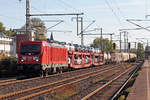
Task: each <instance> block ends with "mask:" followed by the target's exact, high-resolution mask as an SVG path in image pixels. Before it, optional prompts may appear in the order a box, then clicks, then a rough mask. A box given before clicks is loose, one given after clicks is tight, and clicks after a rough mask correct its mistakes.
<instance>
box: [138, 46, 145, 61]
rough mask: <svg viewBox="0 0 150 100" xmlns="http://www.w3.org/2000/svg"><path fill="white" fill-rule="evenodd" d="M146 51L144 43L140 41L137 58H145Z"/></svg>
mask: <svg viewBox="0 0 150 100" xmlns="http://www.w3.org/2000/svg"><path fill="white" fill-rule="evenodd" d="M144 57H145V53H144V47H143V44H142V43H138V48H137V58H138V59H139V60H144Z"/></svg>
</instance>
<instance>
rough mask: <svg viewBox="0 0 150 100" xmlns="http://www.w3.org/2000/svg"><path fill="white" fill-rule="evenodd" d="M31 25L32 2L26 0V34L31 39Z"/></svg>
mask: <svg viewBox="0 0 150 100" xmlns="http://www.w3.org/2000/svg"><path fill="white" fill-rule="evenodd" d="M30 30H31V26H30V2H29V0H26V35H27V39H28V40H29V41H30V40H31V33H30V32H31V31H30Z"/></svg>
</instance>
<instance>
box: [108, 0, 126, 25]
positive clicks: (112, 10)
mask: <svg viewBox="0 0 150 100" xmlns="http://www.w3.org/2000/svg"><path fill="white" fill-rule="evenodd" d="M105 2H106V4H107V6H108V7H109V9H110V10H111V12H112V13H113V15H114V16H115V18H116V20H117V21H118V23H119V25H120V26H121V27H123V26H122V22H121V20H120V18H119V17H118V16H117V14H116V13H115V11H114V9H113V8H112V7H111V5H110V4H109V2H108V0H105Z"/></svg>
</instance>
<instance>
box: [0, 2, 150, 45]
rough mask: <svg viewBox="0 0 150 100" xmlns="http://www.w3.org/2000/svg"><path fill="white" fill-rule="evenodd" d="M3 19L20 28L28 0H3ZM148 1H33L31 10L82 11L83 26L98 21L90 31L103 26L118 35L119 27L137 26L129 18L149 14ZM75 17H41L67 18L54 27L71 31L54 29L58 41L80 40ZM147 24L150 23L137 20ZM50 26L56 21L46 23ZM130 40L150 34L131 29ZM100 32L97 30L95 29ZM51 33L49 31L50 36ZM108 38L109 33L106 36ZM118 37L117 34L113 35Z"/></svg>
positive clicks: (90, 38)
mask: <svg viewBox="0 0 150 100" xmlns="http://www.w3.org/2000/svg"><path fill="white" fill-rule="evenodd" d="M0 5H1V6H0V9H1V11H0V21H2V22H3V23H4V25H5V27H6V28H7V29H9V28H13V29H16V28H20V27H21V26H23V25H24V23H25V0H22V1H21V2H19V0H0ZM149 6H150V1H149V0H30V7H31V13H81V12H83V13H84V15H83V17H84V21H85V23H84V27H86V26H87V25H88V24H90V23H91V21H92V20H96V23H94V24H93V25H92V26H91V27H90V28H89V29H88V30H91V29H93V28H101V27H102V28H103V32H105V33H107V32H109V33H110V32H111V33H115V34H116V35H118V34H119V31H118V30H119V29H122V28H123V29H124V28H136V27H135V26H134V25H132V24H130V23H128V22H127V21H126V19H144V18H145V15H146V14H150V7H149ZM72 17H74V16H65V17H62V16H57V17H39V18H41V19H42V20H64V22H63V23H61V24H60V25H58V26H56V27H55V28H53V29H51V30H68V31H72V32H71V33H60V32H59V33H58V32H54V33H53V34H54V38H55V39H56V40H59V41H66V42H74V43H80V37H79V36H77V35H76V23H75V20H74V21H71V19H72ZM137 23H138V24H140V25H143V26H147V25H148V24H149V22H140V23H139V22H137ZM45 24H46V26H47V27H50V26H52V25H54V24H55V23H54V22H53V23H50V22H45ZM128 32H129V37H130V38H129V41H136V38H138V37H142V38H143V37H150V33H149V32H147V31H145V30H140V31H128ZM95 33H97V32H95ZM49 35H50V32H49V33H48V34H47V36H48V37H49ZM94 37H95V36H85V41H84V42H85V44H90V43H91V42H92V41H93V39H94ZM104 37H106V38H109V36H104ZM113 38H114V39H118V38H117V36H114V37H113Z"/></svg>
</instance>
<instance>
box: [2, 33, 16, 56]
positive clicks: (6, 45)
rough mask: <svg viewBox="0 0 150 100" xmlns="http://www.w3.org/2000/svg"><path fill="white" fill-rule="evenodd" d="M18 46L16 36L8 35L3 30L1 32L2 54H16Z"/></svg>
mask: <svg viewBox="0 0 150 100" xmlns="http://www.w3.org/2000/svg"><path fill="white" fill-rule="evenodd" d="M15 52H16V46H15V43H14V38H13V37H11V38H9V37H7V36H5V35H4V33H3V32H0V55H8V56H9V55H10V54H15Z"/></svg>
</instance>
